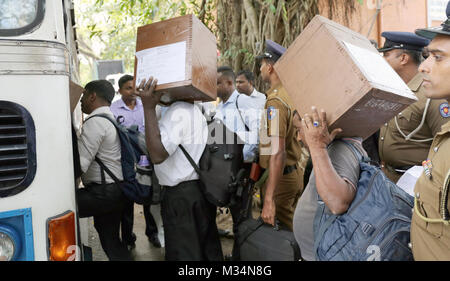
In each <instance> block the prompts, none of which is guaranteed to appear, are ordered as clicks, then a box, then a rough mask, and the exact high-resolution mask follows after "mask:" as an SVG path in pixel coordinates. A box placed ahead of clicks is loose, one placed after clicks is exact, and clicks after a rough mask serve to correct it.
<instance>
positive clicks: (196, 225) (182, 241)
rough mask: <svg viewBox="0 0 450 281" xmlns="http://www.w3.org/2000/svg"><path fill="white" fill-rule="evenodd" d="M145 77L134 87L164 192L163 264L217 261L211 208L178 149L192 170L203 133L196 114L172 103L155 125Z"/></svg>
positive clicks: (150, 84) (154, 96)
mask: <svg viewBox="0 0 450 281" xmlns="http://www.w3.org/2000/svg"><path fill="white" fill-rule="evenodd" d="M156 83H157V80H156V79H155V80H153V77H150V78H149V79H148V81H146V80H145V79H144V80H143V81H142V82H141V84H140V85H139V87H138V91H139V92H140V94H139V96H140V97H141V100H142V103H143V105H144V116H145V140H146V144H147V149H148V152H149V154H150V158H151V160H152V162H153V163H154V164H155V173H156V176H157V177H158V179H159V183H160V184H161V186H163V187H164V188H165V194H164V198H163V200H162V202H161V216H162V220H163V226H164V240H165V248H166V260H169V261H220V260H223V255H222V248H221V245H220V239H219V234H218V231H217V225H216V206H214V205H213V204H211V203H209V202H208V201H207V200H206V198H205V196H204V195H203V192H202V191H201V189H200V182H199V176H198V174H197V173H196V171H195V170H194V168H193V167H192V165H191V164H190V163H189V161H188V160H187V158H186V156H185V155H184V154H183V152H182V150H181V148H180V147H179V146H180V145H182V146H183V147H184V148H185V150H186V151H187V152H188V153H189V155H191V157H192V158H193V160H194V161H195V162H196V164H197V165H198V162H199V160H200V157H201V156H202V154H203V151H204V149H205V146H206V140H207V134H208V127H207V125H206V119H205V117H204V116H203V114H202V112H201V110H200V109H199V108H198V107H197V106H196V105H194V104H192V103H188V102H182V101H176V102H174V103H172V104H171V105H170V106H169V107H168V109H167V111H165V113H164V116H162V118H161V120H160V121H159V122H158V119H157V115H156V110H155V108H156V105H157V104H158V103H159V102H160V99H161V96H162V93H161V92H159V93H155V92H154V90H155V87H156Z"/></svg>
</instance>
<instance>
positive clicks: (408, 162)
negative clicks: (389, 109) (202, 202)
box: [378, 73, 449, 182]
mask: <svg viewBox="0 0 450 281" xmlns="http://www.w3.org/2000/svg"><path fill="white" fill-rule="evenodd" d="M422 82H423V78H422V76H421V74H420V73H419V74H417V75H416V76H415V77H414V78H413V79H412V80H411V81H410V82H409V83H408V86H409V88H410V89H411V91H413V92H414V93H415V94H416V96H417V98H418V101H417V102H415V103H414V104H412V105H410V106H409V107H407V108H406V109H405V110H403V111H402V112H401V113H399V114H398V115H397V118H396V119H397V122H398V126H399V127H400V129H401V130H402V132H403V133H404V134H405V135H409V134H410V133H411V132H413V131H414V130H415V129H416V128H417V127H419V125H420V123H421V121H422V116H423V112H424V109H425V105H426V103H427V98H426V96H425V94H424V89H423V87H422ZM445 103H446V101H445V100H431V102H430V105H429V107H428V110H427V114H426V119H425V122H424V124H423V126H422V128H421V129H420V130H419V131H418V132H417V133H415V134H414V135H413V136H412V139H413V140H426V139H430V140H429V141H426V142H416V141H413V140H405V137H404V136H403V135H402V134H401V133H400V132H399V130H398V128H397V125H396V123H395V118H394V119H392V120H391V121H389V123H386V124H385V125H384V126H383V127H382V128H381V129H380V138H379V141H378V150H379V153H380V160H381V164H382V167H383V171H384V172H385V174H386V176H387V177H388V178H389V179H391V180H392V181H393V182H397V181H398V179H399V178H400V177H401V175H402V174H403V173H402V172H398V171H396V169H397V170H403V171H404V170H407V169H408V168H410V167H411V166H415V165H421V163H422V161H423V160H424V159H426V157H427V154H428V150H429V149H430V144H431V141H432V139H433V137H434V136H435V135H436V134H437V133H438V132H439V131H440V130H441V127H442V125H444V124H445V123H446V122H447V121H449V118H444V117H443V116H442V114H441V113H440V106H441V105H442V104H445Z"/></svg>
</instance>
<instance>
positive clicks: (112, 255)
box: [76, 184, 132, 260]
mask: <svg viewBox="0 0 450 281" xmlns="http://www.w3.org/2000/svg"><path fill="white" fill-rule="evenodd" d="M76 198H77V204H78V213H79V216H80V218H85V217H91V216H93V217H94V227H95V229H96V230H97V232H98V235H99V238H100V243H101V245H102V248H103V250H104V251H105V253H106V255H107V256H108V258H109V260H132V258H131V255H130V253H129V252H128V250H127V247H126V246H125V244H124V243H122V241H121V240H120V238H119V228H120V219H121V217H122V211H123V205H124V202H125V200H126V199H125V197H124V195H123V193H122V190H121V189H120V187H119V186H117V185H116V184H106V185H101V184H91V185H88V186H86V187H85V188H81V189H77V192H76Z"/></svg>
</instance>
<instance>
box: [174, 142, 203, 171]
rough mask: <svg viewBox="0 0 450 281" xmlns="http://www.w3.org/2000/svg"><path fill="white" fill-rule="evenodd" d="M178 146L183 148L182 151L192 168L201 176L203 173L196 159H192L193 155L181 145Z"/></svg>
mask: <svg viewBox="0 0 450 281" xmlns="http://www.w3.org/2000/svg"><path fill="white" fill-rule="evenodd" d="M178 146H179V147H180V148H181V151H183V153H184V156H186V158H187V160H188V161H189V163H191V165H192V167H193V168H194V170H195V171H196V172H197V174H199V175H200V173H201V171H200V168H199V167H198V166H197V164H196V163H195V161H194V159H192V157H191V155H189V153H188V152H187V151H186V149H185V148H184V147H183V146H182V145H181V144H179V145H178Z"/></svg>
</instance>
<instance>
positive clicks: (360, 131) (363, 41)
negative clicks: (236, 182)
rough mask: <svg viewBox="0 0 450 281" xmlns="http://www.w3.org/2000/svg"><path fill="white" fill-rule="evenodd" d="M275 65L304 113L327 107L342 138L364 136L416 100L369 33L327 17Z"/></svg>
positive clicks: (330, 120) (312, 26)
mask: <svg viewBox="0 0 450 281" xmlns="http://www.w3.org/2000/svg"><path fill="white" fill-rule="evenodd" d="M274 67H275V71H276V72H277V74H278V76H279V77H280V80H281V81H282V83H283V86H284V87H285V88H286V90H287V92H288V94H289V95H290V96H291V98H292V100H293V102H294V104H295V106H296V109H297V110H298V111H299V113H300V114H301V115H302V116H303V114H305V113H308V112H311V106H313V105H315V106H316V107H317V108H318V109H319V110H320V109H321V108H323V109H325V111H326V112H327V119H328V123H329V124H328V125H329V126H330V129H334V128H342V129H343V133H342V134H341V135H340V137H345V136H347V137H350V136H359V137H363V138H364V139H365V138H367V137H369V136H370V135H371V134H373V133H374V132H375V131H377V130H378V129H379V128H380V127H381V126H382V124H384V123H385V122H387V121H389V120H390V119H392V118H393V117H394V116H395V115H396V114H397V113H399V112H401V111H402V110H403V109H404V108H406V107H407V106H408V105H409V104H411V103H413V102H415V101H416V100H417V99H416V97H415V96H414V94H413V93H412V92H411V90H410V89H409V88H408V86H407V85H406V84H405V83H404V82H403V80H402V79H401V78H400V77H399V76H398V74H397V73H396V72H395V71H394V70H393V69H392V68H391V67H390V65H389V64H388V63H387V62H386V61H385V60H384V58H383V57H382V56H381V55H380V54H379V53H378V51H377V50H376V49H375V47H373V46H372V44H371V43H370V41H369V40H368V39H367V38H366V37H364V36H362V35H360V34H358V33H356V32H354V31H352V30H350V29H348V28H346V27H344V26H342V25H339V24H337V23H335V22H333V21H330V20H328V19H326V18H324V17H322V16H316V17H314V18H313V19H312V20H311V22H310V23H309V24H308V26H307V27H306V28H305V29H304V30H303V32H302V33H301V34H300V35H299V36H298V37H297V38H296V40H295V41H294V42H293V44H292V45H291V46H289V48H288V50H287V51H286V52H285V53H284V54H283V56H282V57H281V58H280V59H279V60H278V61H277V63H276V64H275V66H274Z"/></svg>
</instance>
